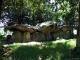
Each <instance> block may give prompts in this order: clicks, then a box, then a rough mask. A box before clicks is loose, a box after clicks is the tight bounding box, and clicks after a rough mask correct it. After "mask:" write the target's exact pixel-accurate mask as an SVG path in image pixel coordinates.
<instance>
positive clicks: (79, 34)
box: [76, 4, 80, 46]
mask: <svg viewBox="0 0 80 60" xmlns="http://www.w3.org/2000/svg"><path fill="white" fill-rule="evenodd" d="M79 8H80V4H79ZM78 13H79V10H78ZM78 23H79V25H78V30H77V31H78V32H77V42H76V43H77V44H76V46H80V13H79V19H78Z"/></svg>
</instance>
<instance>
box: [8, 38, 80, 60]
mask: <svg viewBox="0 0 80 60" xmlns="http://www.w3.org/2000/svg"><path fill="white" fill-rule="evenodd" d="M75 45H76V41H75V39H70V40H59V41H50V42H43V43H41V44H36V45H34V44H20V43H15V44H11V45H9V47H10V48H11V49H12V51H13V52H12V54H11V56H10V57H9V59H8V60H40V59H41V60H73V59H75V60H76V59H77V60H79V59H80V55H78V54H73V52H72V50H73V48H74V47H75Z"/></svg>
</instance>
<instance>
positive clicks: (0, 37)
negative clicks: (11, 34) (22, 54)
mask: <svg viewBox="0 0 80 60" xmlns="http://www.w3.org/2000/svg"><path fill="white" fill-rule="evenodd" d="M2 40H5V37H4V35H1V34H0V42H1V41H2Z"/></svg>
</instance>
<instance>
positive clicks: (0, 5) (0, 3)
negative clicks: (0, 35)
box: [0, 0, 2, 17]
mask: <svg viewBox="0 0 80 60" xmlns="http://www.w3.org/2000/svg"><path fill="white" fill-rule="evenodd" d="M1 11H2V0H0V17H1Z"/></svg>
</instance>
